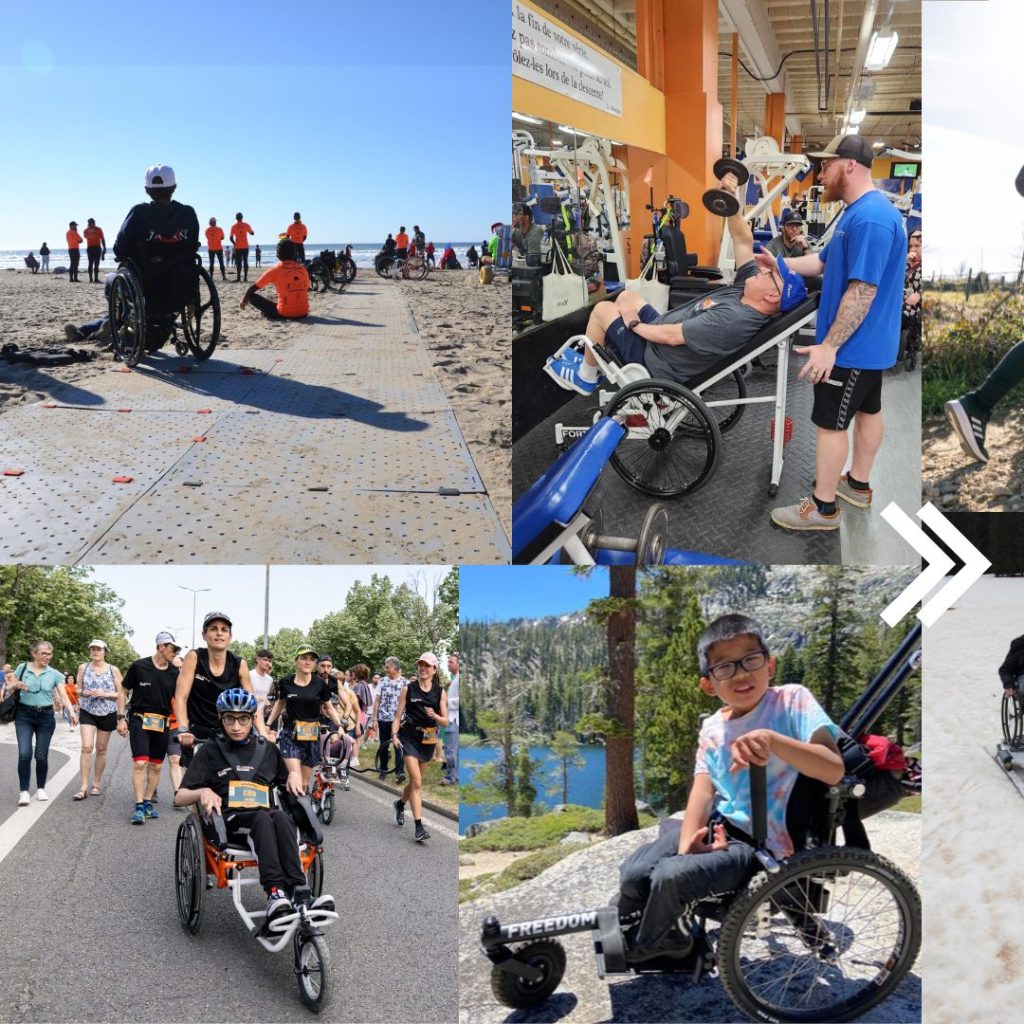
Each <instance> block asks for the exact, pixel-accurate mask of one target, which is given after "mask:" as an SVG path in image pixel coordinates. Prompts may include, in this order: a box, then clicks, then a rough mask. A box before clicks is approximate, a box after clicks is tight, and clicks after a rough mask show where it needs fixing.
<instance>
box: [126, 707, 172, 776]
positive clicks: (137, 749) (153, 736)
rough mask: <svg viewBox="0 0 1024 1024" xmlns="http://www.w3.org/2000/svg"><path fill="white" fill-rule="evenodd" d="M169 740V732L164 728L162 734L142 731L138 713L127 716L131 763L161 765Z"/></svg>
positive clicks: (146, 730)
mask: <svg viewBox="0 0 1024 1024" xmlns="http://www.w3.org/2000/svg"><path fill="white" fill-rule="evenodd" d="M170 738H171V730H170V729H168V728H166V727H165V728H164V731H163V732H153V731H152V730H150V729H143V728H142V715H140V714H139V713H138V712H132V713H131V714H130V715H129V716H128V742H129V743H130V744H131V748H132V760H133V761H148V762H149V763H150V764H163V763H164V758H165V757H166V756H167V744H168V742H169V741H170Z"/></svg>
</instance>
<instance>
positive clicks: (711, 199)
mask: <svg viewBox="0 0 1024 1024" xmlns="http://www.w3.org/2000/svg"><path fill="white" fill-rule="evenodd" d="M711 173H712V174H714V176H715V178H716V179H717V180H718V181H721V180H722V178H724V177H725V176H726V175H727V174H735V175H736V180H737V182H739V184H740V185H744V184H746V181H747V179H748V178H749V177H750V172H749V171H748V170H747V168H746V167H745V166H744V165H743V164H742V163H741V162H740V161H739V160H733V159H732V157H728V156H723V157H722V158H721V160H716V161H715V166H714V167H712V168H711ZM703 199H704V208H705V209H706V210H707V211H708V213H713V214H714V215H715V216H716V217H731V216H732V215H733V214H734V213H739V211H740V201H739V200H738V199H737V198H736V197H735V196H734V195H733V194H732V193H731V192H727V191H726V190H725V189H724V188H709V189H708V190H707V192H705V193H704V196H703Z"/></svg>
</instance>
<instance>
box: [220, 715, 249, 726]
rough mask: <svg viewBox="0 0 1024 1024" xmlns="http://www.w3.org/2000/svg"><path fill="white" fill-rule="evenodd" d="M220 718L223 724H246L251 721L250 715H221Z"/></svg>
mask: <svg viewBox="0 0 1024 1024" xmlns="http://www.w3.org/2000/svg"><path fill="white" fill-rule="evenodd" d="M220 720H221V721H222V722H223V723H224V724H225V725H248V724H249V723H250V722H251V721H252V715H221V716H220Z"/></svg>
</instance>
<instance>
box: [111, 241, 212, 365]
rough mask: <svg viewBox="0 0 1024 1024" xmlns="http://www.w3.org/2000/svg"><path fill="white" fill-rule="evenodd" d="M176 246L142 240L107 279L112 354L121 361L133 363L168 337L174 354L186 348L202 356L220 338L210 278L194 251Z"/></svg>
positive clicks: (159, 345)
mask: <svg viewBox="0 0 1024 1024" xmlns="http://www.w3.org/2000/svg"><path fill="white" fill-rule="evenodd" d="M175 248H176V247H175V246H171V245H167V244H164V243H144V244H143V245H141V246H139V247H138V249H137V251H136V252H135V253H133V255H132V256H131V257H129V258H127V259H125V260H122V262H121V264H120V265H119V266H118V268H117V271H116V273H115V274H114V277H113V280H112V281H111V283H110V289H109V292H108V296H107V306H108V312H109V315H110V342H111V346H112V348H113V350H114V357H115V358H116V359H119V360H120V361H121V362H123V363H124V364H125V366H136V365H137V364H138V363H139V361H140V360H141V359H142V357H143V356H144V355H145V354H146V353H147V352H156V351H158V350H159V349H160V348H162V347H163V345H165V344H166V343H167V342H168V341H173V342H174V348H175V351H176V352H177V353H178V355H180V356H184V355H188V354H189V353H191V354H192V355H193V356H194V357H195V358H196V359H198V360H200V361H202V360H205V359H209V358H210V356H212V355H213V352H214V349H216V347H217V342H218V341H219V340H220V298H219V297H218V295H217V288H216V286H215V285H214V283H213V278H212V277H211V276H210V274H209V272H208V271H207V270H206V268H205V267H204V266H203V261H202V259H201V258H200V257H199V256H198V255H197V254H195V253H193V252H184V253H181V252H174V251H173V250H174V249H175ZM179 328H180V330H181V334H180V335H179V333H178V331H179Z"/></svg>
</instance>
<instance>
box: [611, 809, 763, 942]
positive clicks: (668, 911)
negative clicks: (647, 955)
mask: <svg viewBox="0 0 1024 1024" xmlns="http://www.w3.org/2000/svg"><path fill="white" fill-rule="evenodd" d="M681 829H682V822H679V821H672V822H671V823H670V824H668V825H667V826H666V827H665V830H664V831H663V832H662V834H661V835H660V836H659V837H658V838H657V839H655V840H654V842H652V843H645V844H644V845H643V846H641V847H640V849H639V850H637V851H636V852H635V853H633V854H632V855H631V856H630V857H629V858H628V859H627V860H626V861H624V862H623V864H622V866H621V867H620V868H619V884H620V896H619V916H620V917H625V916H628V915H629V914H633V913H636V912H637V911H641V910H642V911H643V917H642V918H641V920H640V930H639V932H638V933H637V937H636V947H637V949H643V950H650V949H656V948H657V947H658V945H659V944H660V943H661V942H662V941H664V939H665V936H666V935H667V934H668V932H669V930H670V929H671V928H672V926H673V925H674V924H675V922H676V919H677V918H678V917H679V915H680V914H681V913H682V912H683V911H684V910H685V909H686V907H687V906H688V905H690V904H692V903H696V902H697V901H698V900H701V899H704V898H705V897H706V896H711V895H712V894H714V893H723V892H731V891H733V890H735V889H740V888H742V887H743V886H744V885H745V884H746V883H747V882H748V881H749V880H750V878H751V876H752V875H753V874H754V870H755V868H756V866H757V863H756V861H755V859H754V851H753V849H752V848H751V847H750V846H748V845H747V844H746V843H741V842H739V841H738V840H735V839H730V840H729V847H728V849H726V850H717V851H715V852H714V853H684V854H679V853H677V852H676V851H677V850H678V849H679V833H680V830H681Z"/></svg>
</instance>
